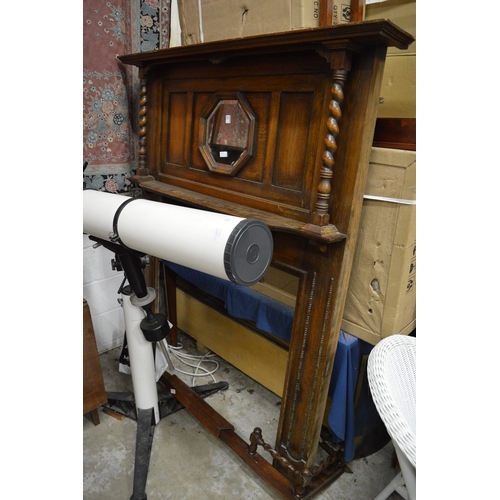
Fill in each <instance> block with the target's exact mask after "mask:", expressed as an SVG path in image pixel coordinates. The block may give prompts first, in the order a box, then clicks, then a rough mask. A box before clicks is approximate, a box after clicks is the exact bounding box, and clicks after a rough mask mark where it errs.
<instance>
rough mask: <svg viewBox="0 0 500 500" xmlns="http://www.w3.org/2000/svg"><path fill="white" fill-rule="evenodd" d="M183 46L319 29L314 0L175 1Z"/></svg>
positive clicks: (315, 1) (317, 10)
mask: <svg viewBox="0 0 500 500" xmlns="http://www.w3.org/2000/svg"><path fill="white" fill-rule="evenodd" d="M178 10H179V22H180V26H181V40H182V45H190V44H193V43H201V42H211V41H215V40H225V39H230V38H241V37H246V36H252V35H260V34H264V33H277V32H281V31H290V30H294V29H300V28H310V27H316V26H318V22H319V1H317V0H273V1H272V2H270V1H268V0H246V1H243V0H200V2H198V0H178Z"/></svg>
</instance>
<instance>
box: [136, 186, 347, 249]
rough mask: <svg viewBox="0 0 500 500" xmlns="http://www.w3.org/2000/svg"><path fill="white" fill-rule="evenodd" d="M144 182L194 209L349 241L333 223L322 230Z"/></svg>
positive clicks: (319, 239)
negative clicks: (256, 220)
mask: <svg viewBox="0 0 500 500" xmlns="http://www.w3.org/2000/svg"><path fill="white" fill-rule="evenodd" d="M143 179H145V180H140V181H139V187H140V188H141V189H144V190H145V191H148V192H150V193H153V194H157V195H161V196H163V197H165V198H169V199H171V200H174V201H176V202H181V203H183V204H188V205H190V206H192V207H193V208H200V209H205V210H211V211H214V212H219V213H224V214H228V215H233V216H235V217H243V218H248V219H258V220H261V221H262V222H264V223H265V224H267V225H268V226H269V229H271V231H278V232H284V233H292V234H295V235H299V236H303V237H304V238H309V239H312V240H315V241H317V242H319V243H323V244H329V243H335V242H338V241H342V240H344V239H345V238H346V235H345V234H343V233H341V232H340V231H338V230H337V228H336V227H335V226H334V225H333V224H329V225H328V226H321V227H320V226H314V225H312V224H307V223H304V222H302V221H297V220H295V219H289V218H288V217H282V216H280V215H276V214H272V213H270V212H265V211H263V210H258V209H255V208H252V207H247V206H244V205H240V204H238V203H233V202H230V201H226V200H221V199H219V198H215V197H213V196H208V195H205V194H200V193H197V192H195V191H190V190H189V189H184V188H180V187H177V186H172V185H171V184H166V183H164V182H159V181H156V180H151V177H146V178H143Z"/></svg>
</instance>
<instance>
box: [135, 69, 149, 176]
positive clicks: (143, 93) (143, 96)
mask: <svg viewBox="0 0 500 500" xmlns="http://www.w3.org/2000/svg"><path fill="white" fill-rule="evenodd" d="M139 96H140V98H139V134H138V135H139V150H138V153H139V165H138V169H137V175H148V173H149V172H148V168H147V166H146V135H147V123H148V117H147V113H148V80H147V78H146V77H143V78H141V88H140V91H139Z"/></svg>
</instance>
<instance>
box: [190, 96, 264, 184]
mask: <svg viewBox="0 0 500 500" xmlns="http://www.w3.org/2000/svg"><path fill="white" fill-rule="evenodd" d="M200 131H201V135H200V145H199V148H200V151H201V153H202V155H203V158H204V159H205V162H206V163H207V165H208V168H209V169H210V170H211V171H212V172H219V173H222V174H227V175H235V174H236V172H237V171H238V170H239V169H240V168H241V167H242V166H243V165H244V164H245V163H246V162H247V161H248V160H249V159H250V158H251V157H252V155H253V149H254V144H253V142H254V131H255V115H254V114H253V111H252V109H251V107H250V105H249V104H248V102H247V101H246V99H245V98H244V96H243V95H242V94H241V93H240V92H226V93H217V94H215V95H214V96H213V98H212V99H211V101H210V102H209V103H208V105H207V106H206V108H205V109H204V111H203V112H202V114H201V129H200Z"/></svg>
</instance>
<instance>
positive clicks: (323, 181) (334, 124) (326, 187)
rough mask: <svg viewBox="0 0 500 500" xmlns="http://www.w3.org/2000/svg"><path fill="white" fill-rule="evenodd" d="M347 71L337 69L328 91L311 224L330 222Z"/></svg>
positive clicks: (321, 224) (320, 224) (322, 224)
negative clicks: (321, 151) (325, 130)
mask: <svg viewBox="0 0 500 500" xmlns="http://www.w3.org/2000/svg"><path fill="white" fill-rule="evenodd" d="M346 77H347V71H346V70H343V69H337V70H334V72H333V83H332V87H331V89H330V92H331V94H332V99H331V101H330V103H329V105H328V110H329V112H330V116H329V117H328V120H327V121H326V129H327V133H326V136H325V138H324V144H325V150H324V152H323V157H322V160H323V164H322V167H321V171H320V182H319V184H318V188H317V195H316V204H315V207H314V212H313V213H312V215H311V224H315V225H317V226H326V225H327V224H328V223H329V222H330V214H329V213H328V207H329V205H330V201H331V200H330V195H331V191H332V184H331V183H332V177H333V167H334V165H335V160H334V157H335V152H336V151H337V136H338V134H339V121H340V118H341V117H342V110H341V107H340V106H341V104H342V101H343V100H344V91H343V88H344V83H345V80H346Z"/></svg>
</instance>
